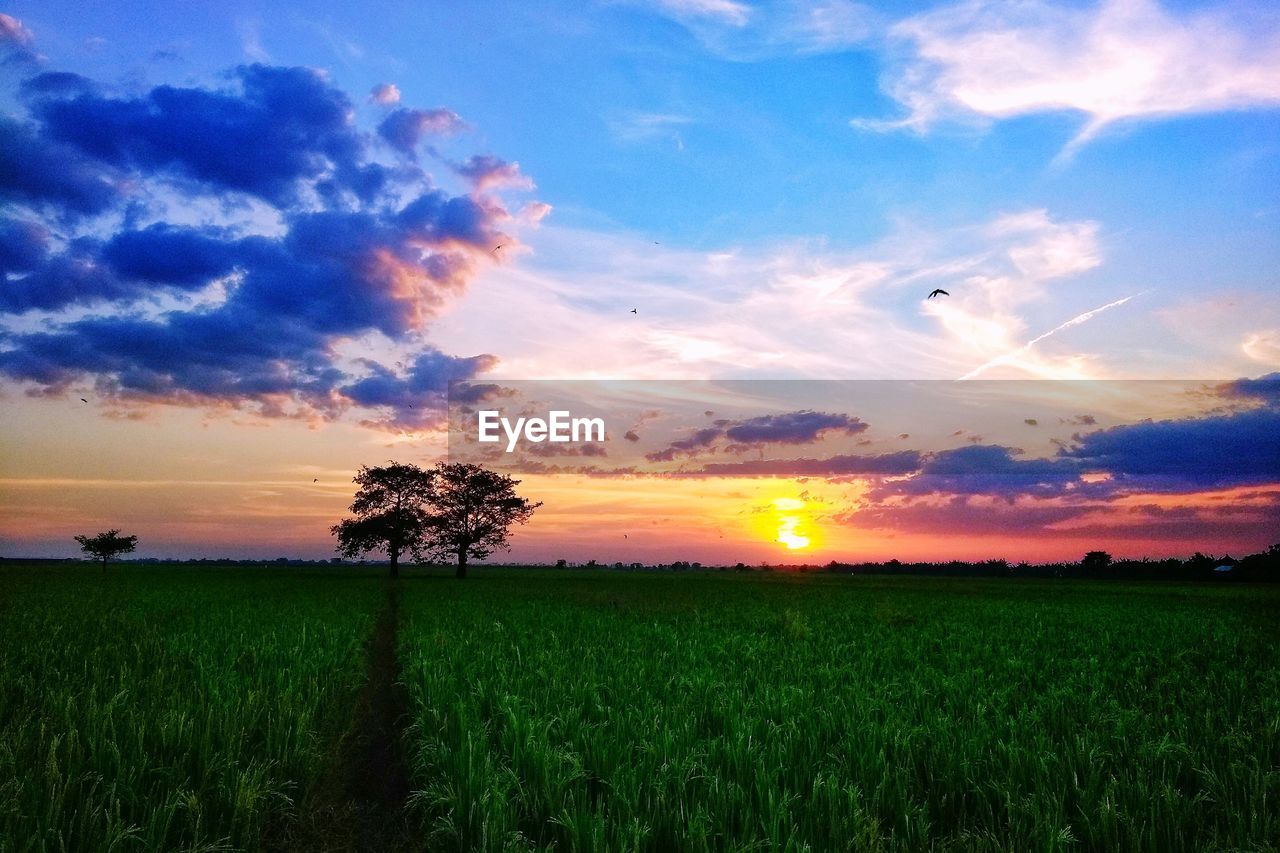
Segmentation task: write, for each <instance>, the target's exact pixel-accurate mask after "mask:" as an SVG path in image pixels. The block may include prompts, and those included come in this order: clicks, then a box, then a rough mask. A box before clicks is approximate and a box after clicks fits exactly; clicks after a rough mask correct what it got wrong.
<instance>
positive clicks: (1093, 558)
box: [1080, 551, 1111, 570]
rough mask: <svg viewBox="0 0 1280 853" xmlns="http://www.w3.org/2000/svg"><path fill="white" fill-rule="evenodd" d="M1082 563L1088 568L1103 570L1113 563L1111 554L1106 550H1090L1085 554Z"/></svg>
mask: <svg viewBox="0 0 1280 853" xmlns="http://www.w3.org/2000/svg"><path fill="white" fill-rule="evenodd" d="M1080 565H1081V566H1083V567H1084V568H1086V569H1092V570H1101V569H1105V568H1107V566H1110V565H1111V555H1110V554H1108V553H1107V552H1106V551H1090V552H1089V553H1087V554H1085V555H1084V559H1083V560H1081V561H1080Z"/></svg>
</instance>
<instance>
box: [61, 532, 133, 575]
mask: <svg viewBox="0 0 1280 853" xmlns="http://www.w3.org/2000/svg"><path fill="white" fill-rule="evenodd" d="M75 540H76V541H77V542H79V543H80V550H81V551H84V552H85V553H86V554H88V555H89V556H90V557H93V559H95V560H101V561H102V570H103V571H104V572H105V571H106V570H107V561H108V560H110V559H111V558H112V557H114V556H115V555H117V554H130V553H132V552H133V549H134V548H136V547H137V546H138V537H137V536H121V535H120V530H119V528H116V529H113V530H108V531H107V532H106V533H99V534H98V535H97V536H77V537H75Z"/></svg>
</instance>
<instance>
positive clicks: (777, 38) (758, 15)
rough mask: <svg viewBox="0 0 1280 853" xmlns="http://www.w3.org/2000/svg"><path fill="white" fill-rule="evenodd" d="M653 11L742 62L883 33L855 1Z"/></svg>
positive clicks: (790, 0)
mask: <svg viewBox="0 0 1280 853" xmlns="http://www.w3.org/2000/svg"><path fill="white" fill-rule="evenodd" d="M650 8H653V9H655V10H656V11H658V12H660V13H662V14H665V15H667V16H668V17H671V18H673V19H674V20H676V21H679V22H680V23H681V24H683V25H684V26H685V27H686V28H688V29H689V31H690V32H692V33H693V34H694V35H695V36H697V38H698V40H699V41H701V42H702V44H703V46H704V47H706V48H707V49H708V50H710V51H712V52H713V53H715V54H717V55H719V56H721V57H723V58H725V59H730V60H733V61H742V62H751V61H756V60H761V59H767V58H770V57H777V56H789V55H806V54H816V53H829V52H832V51H840V50H846V49H848V48H850V47H853V46H855V45H860V44H863V43H866V42H867V41H868V40H869V39H870V37H871V36H872V35H873V33H874V32H875V31H876V30H877V29H882V25H881V24H879V23H878V21H879V20H880V16H879V15H877V14H876V13H875V12H873V11H872V10H871V9H869V8H868V7H867V6H865V5H863V4H861V3H856V2H852V0H763V2H757V3H754V4H751V5H747V4H745V3H738V2H727V0H670V2H662V3H660V4H658V5H657V6H656V7H650Z"/></svg>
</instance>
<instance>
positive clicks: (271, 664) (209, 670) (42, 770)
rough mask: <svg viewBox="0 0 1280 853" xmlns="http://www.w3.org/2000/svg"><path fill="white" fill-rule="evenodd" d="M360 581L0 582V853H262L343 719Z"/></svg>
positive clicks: (362, 607) (362, 603)
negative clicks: (261, 843) (227, 852)
mask: <svg viewBox="0 0 1280 853" xmlns="http://www.w3.org/2000/svg"><path fill="white" fill-rule="evenodd" d="M370 580H371V579H368V578H350V577H345V578H343V577H322V578H317V577H314V576H308V575H306V574H305V573H302V572H290V571H278V570H262V571H256V570H243V569H216V570H214V569H194V568H190V567H184V566H145V567H144V566H128V565H125V566H122V565H113V566H111V567H110V568H109V569H108V571H107V572H106V573H105V574H104V573H102V572H100V571H99V570H98V569H97V568H94V567H91V566H85V565H77V564H43V565H35V566H32V565H26V566H24V565H22V564H15V563H14V562H13V561H5V562H4V563H3V564H0V851H5V853H9V851H39V850H50V851H54V850H83V851H90V850H93V851H97V850H103V851H106V850H139V851H143V850H145V851H152V850H155V851H159V850H221V849H231V850H251V849H255V848H256V847H257V846H258V840H259V838H260V836H261V834H262V833H263V831H264V829H265V828H267V826H268V824H269V823H270V822H271V821H273V820H277V819H278V818H279V816H280V815H282V814H284V813H285V812H286V811H287V810H288V808H289V804H290V803H291V802H292V801H295V800H297V799H299V798H300V796H299V795H300V794H301V793H303V792H305V790H306V788H307V787H308V785H309V784H310V783H312V782H313V781H314V780H315V779H316V778H317V777H318V775H319V774H320V772H321V770H322V768H323V765H324V763H325V761H326V753H327V751H328V750H330V749H331V748H332V743H333V742H334V741H336V740H337V738H338V737H339V736H340V734H341V732H342V729H343V727H344V726H345V725H346V723H347V722H348V721H349V719H350V711H349V705H350V703H351V697H352V696H353V695H354V694H355V692H356V690H357V689H358V688H359V686H360V683H361V681H362V679H363V677H364V654H363V648H364V643H365V640H366V637H367V636H368V634H369V631H370V629H371V627H372V625H373V619H374V616H375V615H376V609H377V607H378V605H379V604H380V603H381V602H382V600H383V596H382V591H381V590H380V589H379V588H378V584H376V583H371V582H370Z"/></svg>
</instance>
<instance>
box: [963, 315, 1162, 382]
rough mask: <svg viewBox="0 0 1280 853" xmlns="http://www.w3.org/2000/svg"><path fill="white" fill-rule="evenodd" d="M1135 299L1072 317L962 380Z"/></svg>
mask: <svg viewBox="0 0 1280 853" xmlns="http://www.w3.org/2000/svg"><path fill="white" fill-rule="evenodd" d="M1137 295H1139V294H1134V296H1137ZM1133 298H1134V297H1133V296H1126V297H1124V298H1123V299H1117V300H1116V301H1114V302H1108V303H1107V304H1106V305H1102V306H1099V307H1097V308H1094V309H1093V310H1091V311H1085V312H1084V313H1083V314H1077V315H1076V316H1075V317H1072V318H1071V319H1070V320H1068V321H1067V322H1065V323H1060V324H1058V325H1057V326H1054V327H1053V328H1052V329H1050V330H1049V331H1047V332H1045V333H1044V334H1043V335H1040V336H1038V337H1035V338H1032V339H1031V340H1029V341H1027V342H1026V343H1025V344H1023V345H1022V346H1020V347H1018V348H1017V349H1016V350H1014V351H1013V352H1011V353H1007V354H1005V355H1001V356H997V357H995V358H993V359H991V360H990V361H988V362H987V363H985V364H981V365H979V366H977V367H975V368H974V369H973V370H970V371H969V372H968V373H966V374H965V375H964V376H961V377H960V378H961V379H974V378H976V377H977V376H979V375H980V374H983V373H986V372H987V371H988V370H990V369H991V368H993V367H998V366H999V365H1002V364H1012V363H1015V362H1017V361H1018V360H1019V359H1020V358H1022V357H1023V356H1025V355H1027V353H1029V352H1031V348H1032V347H1034V346H1035V345H1036V344H1038V343H1040V342H1041V341H1043V340H1046V339H1047V338H1050V337H1053V336H1054V335H1056V334H1057V333H1058V332H1061V331H1063V330H1064V329H1070V328H1071V327H1072V326H1079V325H1080V324H1081V323H1087V322H1089V321H1090V320H1092V319H1093V318H1094V317H1096V316H1098V315H1099V314H1101V313H1102V312H1103V311H1107V310H1110V309H1111V308H1118V307H1119V306H1121V305H1123V304H1125V303H1126V302H1128V301H1129V300H1130V299H1133Z"/></svg>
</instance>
